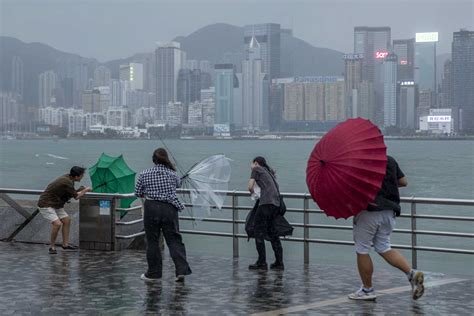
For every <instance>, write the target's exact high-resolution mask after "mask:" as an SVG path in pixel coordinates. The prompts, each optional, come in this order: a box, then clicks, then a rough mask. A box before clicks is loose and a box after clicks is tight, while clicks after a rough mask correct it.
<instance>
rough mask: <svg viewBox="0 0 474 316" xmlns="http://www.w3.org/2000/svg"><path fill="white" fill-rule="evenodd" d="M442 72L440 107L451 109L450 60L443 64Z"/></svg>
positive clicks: (451, 67)
mask: <svg viewBox="0 0 474 316" xmlns="http://www.w3.org/2000/svg"><path fill="white" fill-rule="evenodd" d="M443 70H444V71H443V79H442V81H441V92H442V96H443V98H442V105H441V107H443V108H451V107H452V106H453V63H452V61H451V60H450V59H448V60H446V61H445V62H444V69H443ZM453 112H456V111H453Z"/></svg>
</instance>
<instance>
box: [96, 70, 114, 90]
mask: <svg viewBox="0 0 474 316" xmlns="http://www.w3.org/2000/svg"><path fill="white" fill-rule="evenodd" d="M110 77H111V74H110V69H109V68H107V67H105V66H99V67H97V68H96V69H95V70H94V87H103V86H108V85H109V84H110Z"/></svg>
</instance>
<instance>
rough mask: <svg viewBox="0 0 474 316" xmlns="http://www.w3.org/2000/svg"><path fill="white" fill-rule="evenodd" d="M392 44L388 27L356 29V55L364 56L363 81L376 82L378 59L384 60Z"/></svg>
mask: <svg viewBox="0 0 474 316" xmlns="http://www.w3.org/2000/svg"><path fill="white" fill-rule="evenodd" d="M390 43H391V30H390V27H388V26H383V27H367V26H356V27H355V28H354V53H356V54H363V55H364V60H363V63H362V79H363V80H368V81H370V82H374V80H375V72H376V70H375V65H376V62H377V59H383V58H384V57H385V56H386V54H387V52H388V50H389V48H390Z"/></svg>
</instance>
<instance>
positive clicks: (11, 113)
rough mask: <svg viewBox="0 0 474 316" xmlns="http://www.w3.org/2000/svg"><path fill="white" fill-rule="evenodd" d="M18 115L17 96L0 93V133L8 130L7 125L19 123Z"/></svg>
mask: <svg viewBox="0 0 474 316" xmlns="http://www.w3.org/2000/svg"><path fill="white" fill-rule="evenodd" d="M20 114H21V113H20V104H19V102H18V98H17V94H15V93H11V92H2V91H0V131H5V130H8V125H9V124H17V123H19V121H20V117H21V116H20Z"/></svg>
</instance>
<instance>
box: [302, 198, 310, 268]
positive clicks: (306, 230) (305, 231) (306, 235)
mask: <svg viewBox="0 0 474 316" xmlns="http://www.w3.org/2000/svg"><path fill="white" fill-rule="evenodd" d="M303 201H304V202H303V203H304V206H303V214H304V219H303V224H304V227H303V234H304V235H303V237H304V246H303V247H304V250H303V251H304V263H305V264H308V263H309V241H308V239H309V227H308V224H309V212H308V210H309V199H308V198H307V196H306V195H305V196H304V200H303Z"/></svg>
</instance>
